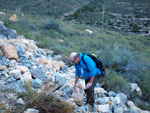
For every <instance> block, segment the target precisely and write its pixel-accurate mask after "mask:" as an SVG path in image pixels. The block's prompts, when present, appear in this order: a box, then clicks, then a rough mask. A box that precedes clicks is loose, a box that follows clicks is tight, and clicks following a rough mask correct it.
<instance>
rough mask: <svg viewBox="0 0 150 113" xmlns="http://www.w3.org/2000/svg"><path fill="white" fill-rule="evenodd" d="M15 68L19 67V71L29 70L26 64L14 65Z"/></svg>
mask: <svg viewBox="0 0 150 113" xmlns="http://www.w3.org/2000/svg"><path fill="white" fill-rule="evenodd" d="M15 68H16V69H19V70H20V71H21V73H25V72H27V71H29V69H28V68H27V67H26V66H19V65H17V66H15Z"/></svg>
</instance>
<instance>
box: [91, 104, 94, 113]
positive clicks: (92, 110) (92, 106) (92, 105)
mask: <svg viewBox="0 0 150 113" xmlns="http://www.w3.org/2000/svg"><path fill="white" fill-rule="evenodd" d="M94 111H95V104H91V112H94Z"/></svg>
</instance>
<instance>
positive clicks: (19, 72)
mask: <svg viewBox="0 0 150 113" xmlns="http://www.w3.org/2000/svg"><path fill="white" fill-rule="evenodd" d="M9 75H12V76H13V77H15V78H16V79H20V77H21V71H20V70H18V69H15V70H12V71H10V72H9Z"/></svg>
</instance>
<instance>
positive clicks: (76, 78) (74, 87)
mask: <svg viewBox="0 0 150 113" xmlns="http://www.w3.org/2000/svg"><path fill="white" fill-rule="evenodd" d="M78 79H79V77H78V76H75V82H74V86H73V90H74V91H75V90H76V84H77V82H78Z"/></svg>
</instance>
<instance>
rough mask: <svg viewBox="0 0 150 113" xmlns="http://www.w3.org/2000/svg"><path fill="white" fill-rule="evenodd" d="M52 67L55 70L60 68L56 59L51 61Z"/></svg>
mask: <svg viewBox="0 0 150 113" xmlns="http://www.w3.org/2000/svg"><path fill="white" fill-rule="evenodd" d="M52 68H53V69H55V70H56V71H59V70H60V66H59V64H58V62H57V61H53V62H52Z"/></svg>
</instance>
